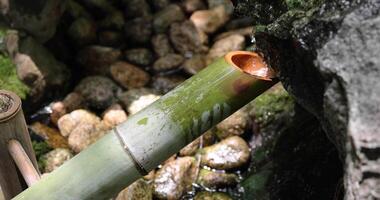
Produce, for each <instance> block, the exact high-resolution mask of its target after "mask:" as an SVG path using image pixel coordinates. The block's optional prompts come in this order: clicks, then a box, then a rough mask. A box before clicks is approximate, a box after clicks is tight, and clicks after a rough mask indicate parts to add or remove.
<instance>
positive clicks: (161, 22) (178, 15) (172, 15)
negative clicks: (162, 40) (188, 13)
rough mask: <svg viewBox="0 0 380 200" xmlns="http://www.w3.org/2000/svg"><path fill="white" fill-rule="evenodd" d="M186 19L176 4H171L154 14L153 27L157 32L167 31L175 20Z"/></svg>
mask: <svg viewBox="0 0 380 200" xmlns="http://www.w3.org/2000/svg"><path fill="white" fill-rule="evenodd" d="M183 20H185V14H184V13H183V11H182V9H181V8H180V7H179V6H178V5H176V4H170V5H169V6H167V7H165V8H164V9H163V10H161V11H160V12H157V13H156V14H155V15H154V20H153V28H154V31H155V32H156V33H165V32H166V30H167V29H168V28H169V26H170V25H171V24H172V23H174V22H179V21H183Z"/></svg>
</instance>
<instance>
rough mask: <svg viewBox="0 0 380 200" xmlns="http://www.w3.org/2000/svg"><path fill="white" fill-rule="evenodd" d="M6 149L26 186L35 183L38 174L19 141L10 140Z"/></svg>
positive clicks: (38, 178)
mask: <svg viewBox="0 0 380 200" xmlns="http://www.w3.org/2000/svg"><path fill="white" fill-rule="evenodd" d="M8 150H9V153H10V154H11V156H12V158H13V160H14V162H15V163H16V165H17V167H18V169H19V171H20V173H21V175H22V177H24V180H25V182H26V184H27V185H28V187H30V186H32V185H33V184H35V183H37V181H39V180H40V174H39V173H38V172H37V171H36V168H34V166H33V163H32V161H30V159H29V157H28V155H27V154H26V152H25V150H24V148H22V146H21V144H20V142H19V141H17V140H14V139H12V140H10V141H9V143H8Z"/></svg>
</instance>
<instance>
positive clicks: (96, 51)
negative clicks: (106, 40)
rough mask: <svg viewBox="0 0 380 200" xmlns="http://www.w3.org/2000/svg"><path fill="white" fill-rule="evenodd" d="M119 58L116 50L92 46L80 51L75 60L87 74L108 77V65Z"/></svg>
mask: <svg viewBox="0 0 380 200" xmlns="http://www.w3.org/2000/svg"><path fill="white" fill-rule="evenodd" d="M120 57H121V51H120V50H118V49H114V48H110V47H104V46H97V45H93V46H88V47H86V48H84V49H82V50H81V51H80V52H79V53H78V55H77V60H78V62H79V63H80V64H81V65H82V66H83V68H84V70H85V73H87V74H91V75H108V74H109V73H110V65H111V64H112V63H114V62H116V61H117V60H118V59H119V58H120Z"/></svg>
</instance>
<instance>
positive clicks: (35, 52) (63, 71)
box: [20, 37, 70, 91]
mask: <svg viewBox="0 0 380 200" xmlns="http://www.w3.org/2000/svg"><path fill="white" fill-rule="evenodd" d="M20 52H21V53H23V54H26V55H29V56H30V58H31V59H32V60H33V62H34V63H35V64H36V66H37V67H38V69H39V71H41V73H42V76H43V77H44V80H45V82H46V86H47V87H48V88H50V89H52V90H53V89H59V90H61V91H62V90H65V88H66V87H67V83H68V82H69V81H68V79H69V78H70V71H69V70H68V68H67V66H66V65H65V64H63V63H61V62H59V61H57V60H56V59H55V57H54V56H53V55H52V54H51V53H50V51H49V50H48V49H46V48H45V47H44V46H42V45H41V44H40V43H38V42H37V41H36V40H34V39H33V38H31V37H27V38H26V39H24V40H22V41H21V44H20Z"/></svg>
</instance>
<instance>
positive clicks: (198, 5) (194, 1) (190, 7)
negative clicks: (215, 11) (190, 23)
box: [182, 0, 207, 13]
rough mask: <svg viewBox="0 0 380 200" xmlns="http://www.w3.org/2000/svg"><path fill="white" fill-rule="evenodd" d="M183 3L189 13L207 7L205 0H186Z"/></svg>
mask: <svg viewBox="0 0 380 200" xmlns="http://www.w3.org/2000/svg"><path fill="white" fill-rule="evenodd" d="M182 5H183V8H184V10H185V11H186V12H187V13H193V12H194V11H197V10H205V9H206V8H207V6H206V4H205V2H204V1H203V0H185V1H183V3H182Z"/></svg>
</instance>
